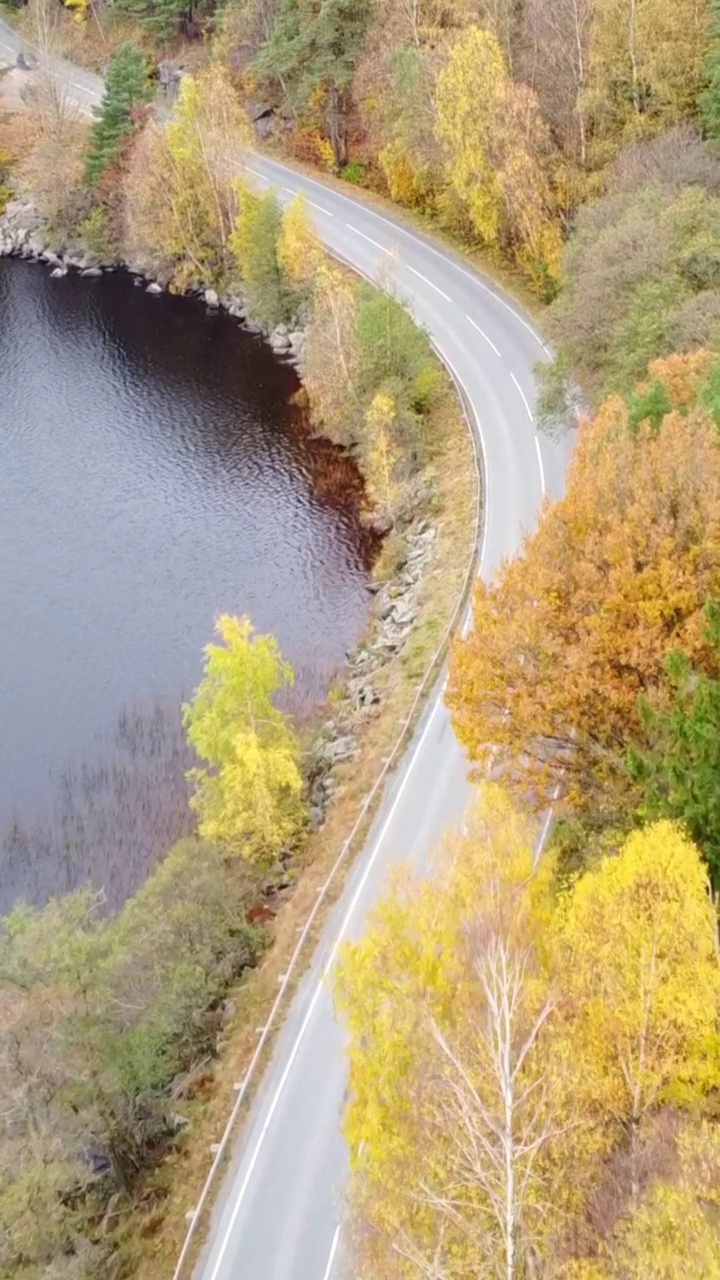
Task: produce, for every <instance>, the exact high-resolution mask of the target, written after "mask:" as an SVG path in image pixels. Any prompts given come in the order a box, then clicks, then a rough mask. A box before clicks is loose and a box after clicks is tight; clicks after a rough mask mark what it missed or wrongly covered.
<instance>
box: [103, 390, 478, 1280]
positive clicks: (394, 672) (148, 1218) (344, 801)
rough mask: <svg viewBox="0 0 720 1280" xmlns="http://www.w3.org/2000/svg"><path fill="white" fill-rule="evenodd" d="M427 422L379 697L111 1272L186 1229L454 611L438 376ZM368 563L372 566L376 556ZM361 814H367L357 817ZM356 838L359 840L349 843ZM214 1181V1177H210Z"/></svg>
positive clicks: (129, 1270)
mask: <svg viewBox="0 0 720 1280" xmlns="http://www.w3.org/2000/svg"><path fill="white" fill-rule="evenodd" d="M431 427H432V436H433V438H434V439H436V440H438V441H439V442H440V443H439V444H438V445H437V446H436V448H435V453H434V456H433V457H432V458H431V460H430V463H429V467H428V473H429V474H428V479H429V480H430V481H431V483H432V487H433V498H432V500H431V504H432V510H431V512H429V513H425V514H430V515H431V518H432V520H433V523H434V524H435V525H436V527H437V530H438V536H437V541H436V549H435V553H434V557H433V559H432V561H431V563H430V565H429V567H428V569H427V571H426V573H425V576H424V579H423V581H422V585H421V595H420V609H419V613H418V617H417V621H416V624H415V627H414V629H413V632H412V634H411V637H410V639H409V641H408V642H407V644H406V646H405V648H404V650H403V651H402V652H401V654H400V655H399V657H398V659H397V660H396V661H395V662H394V663H391V664H389V665H388V666H386V667H384V668H381V669H380V670H378V671H377V672H376V673H375V674H374V677H373V683H374V685H375V687H376V689H377V691H378V692H379V693H380V694H381V703H380V709H379V711H378V713H377V714H376V715H375V716H374V718H372V719H371V720H369V721H367V722H366V724H365V727H364V729H363V731H362V733H361V735H360V746H361V754H360V756H359V758H358V759H357V760H355V761H353V763H352V764H351V765H348V766H346V767H345V770H344V771H343V770H342V768H340V769H339V770H338V772H337V775H336V776H337V777H338V780H339V782H340V786H339V789H338V794H337V798H336V800H335V803H334V804H333V806H332V808H331V809H330V811H329V815H328V820H327V822H326V823H325V825H324V827H323V828H322V829H321V831H319V832H317V833H316V834H315V835H314V836H313V837H312V838H311V839H310V841H309V842H308V845H307V847H306V850H305V853H304V856H303V865H302V867H301V868H299V870H298V874H297V879H296V883H295V888H294V892H293V893H292V896H291V897H290V898H289V899H288V901H287V902H286V903H285V904H284V905H283V906H282V908H281V909H280V911H279V912H278V915H277V917H276V920H275V922H274V924H273V940H272V944H271V946H270V948H269V950H268V952H267V954H266V956H265V958H264V960H263V961H262V963H261V964H260V966H259V967H258V968H257V969H255V970H253V971H252V972H250V973H248V974H247V976H246V977H245V978H244V980H243V981H242V982H241V983H240V984H239V985H238V986H237V988H236V989H235V990H234V991H233V992H231V993H230V994H231V997H232V999H233V1000H234V1002H235V1013H234V1016H233V1019H232V1022H231V1023H230V1024H229V1026H228V1027H227V1030H226V1032H225V1033H224V1045H223V1048H222V1052H221V1054H220V1057H219V1058H218V1060H217V1061H216V1062H215V1063H213V1064H212V1065H211V1066H208V1067H207V1068H205V1069H204V1070H203V1072H202V1073H201V1074H200V1076H199V1077H198V1080H197V1082H196V1084H195V1087H194V1090H193V1096H192V1097H189V1098H184V1099H183V1113H184V1114H185V1115H186V1116H187V1117H188V1119H189V1121H190V1125H189V1128H188V1130H187V1133H186V1135H185V1136H184V1137H183V1139H182V1141H181V1144H180V1146H179V1147H178V1148H177V1149H176V1150H174V1151H173V1152H172V1153H171V1154H170V1155H169V1156H168V1157H167V1158H166V1160H165V1161H164V1162H163V1163H162V1164H161V1165H160V1166H159V1167H158V1168H156V1169H155V1170H154V1171H153V1172H152V1174H150V1175H149V1176H148V1179H147V1181H146V1183H145V1185H144V1188H143V1193H142V1196H141V1197H140V1203H139V1204H138V1203H136V1204H134V1205H133V1207H132V1209H128V1212H127V1214H123V1215H122V1216H121V1217H120V1218H119V1221H118V1223H117V1227H116V1231H115V1234H116V1237H117V1239H118V1241H119V1243H120V1252H121V1258H122V1267H123V1270H122V1272H121V1274H132V1275H135V1276H137V1278H138V1280H162V1277H165V1276H168V1277H169V1276H171V1275H172V1272H173V1268H174V1265H175V1262H176V1260H177V1257H178V1254H179V1252H180V1249H181V1246H182V1242H183V1239H184V1236H185V1232H186V1229H187V1223H186V1220H185V1215H186V1214H187V1212H188V1210H190V1209H192V1207H193V1206H194V1205H195V1204H196V1203H197V1200H198V1198H199V1195H200V1191H201V1189H202V1186H203V1183H204V1181H205V1178H206V1177H207V1173H208V1171H209V1168H210V1164H211V1161H212V1155H211V1151H210V1147H211V1144H212V1143H214V1142H217V1141H218V1140H219V1137H220V1135H221V1133H222V1131H223V1129H224V1127H225V1124H226V1121H227V1118H228V1115H229V1113H230V1110H231V1108H232V1106H233V1102H234V1098H235V1093H234V1084H235V1081H237V1080H239V1079H242V1077H243V1074H244V1072H245V1070H246V1068H247V1065H248V1062H249V1060H250V1058H251V1056H252V1053H253V1050H254V1048H255V1045H256V1043H257V1033H256V1028H257V1027H260V1026H262V1025H263V1024H264V1023H265V1021H266V1020H267V1017H268V1014H269V1010H270V1008H271V1006H272V1003H273V1000H274V998H275V996H276V993H277V990H278V981H279V979H280V977H281V975H282V974H283V973H284V972H285V970H286V969H287V966H288V962H289V959H290V956H291V955H292V952H293V950H294V948H295V945H296V942H297V936H298V932H299V930H300V928H301V927H302V926H303V924H304V923H305V921H306V920H307V918H308V916H309V914H310V911H311V909H312V907H313V905H314V904H315V902H316V899H317V891H318V889H319V887H320V886H321V885H322V884H323V883H324V882H325V880H326V878H327V875H328V872H329V870H330V868H331V867H332V865H333V863H334V862H335V859H336V857H337V854H338V851H339V850H340V848H341V847H342V846H343V844H344V842H345V840H346V838H347V835H348V833H349V831H350V830H351V828H352V826H353V824H354V822H355V819H356V817H357V814H358V811H359V810H360V809H361V807H362V804H363V801H364V799H365V797H366V795H367V794H368V792H369V791H370V789H371V787H372V785H373V783H374V781H375V779H376V778H377V776H378V774H379V773H380V771H381V769H382V766H383V763H384V760H385V759H386V758H387V756H388V755H389V754H390V752H391V750H392V748H393V746H394V744H395V742H396V739H397V737H398V731H399V726H400V725H401V724H402V723H403V722H404V721H405V719H406V718H407V717H408V713H409V712H410V709H411V707H412V703H413V700H414V697H415V694H416V691H417V687H418V684H419V681H420V679H421V678H422V675H423V674H424V672H425V670H426V668H427V665H428V663H429V661H430V660H431V658H432V656H433V654H434V653H435V651H436V649H437V647H438V644H439V643H440V642H441V641H442V638H443V635H444V633H445V631H446V629H447V627H448V624H449V622H450V621H451V619H452V617H453V614H454V612H455V609H456V606H457V602H458V597H459V595H460V593H461V591H462V588H463V582H464V579H465V574H466V569H467V565H468V560H469V556H470V553H471V549H472V543H473V540H474V537H475V514H476V510H477V501H478V495H477V480H476V472H475V463H474V458H473V446H472V442H471V440H470V437H469V432H468V428H467V424H466V422H465V419H464V416H463V413H462V409H461V406H460V403H459V401H458V398H457V395H456V393H455V389H454V387H453V385H452V383H451V382H450V379H449V378H447V380H446V385H445V387H444V390H443V394H442V396H441V397H439V399H438V402H437V404H436V406H435V407H434V410H433V420H432V422H431ZM390 558H391V557H390V555H389V554H388V555H387V556H386V557H385V559H386V561H387V560H389V559H390ZM378 570H379V572H380V573H382V570H383V564H382V561H381V562H380V565H379V566H378ZM430 687H432V682H431V685H430ZM370 820H371V815H368V819H367V822H366V824H365V826H367V825H369V822H370ZM361 847H362V838H361V837H359V838H358V840H357V841H356V842H355V845H354V849H353V852H355V853H356V852H357V851H359V849H360V848H361ZM350 866H351V858H349V859H348V861H347V863H346V865H345V866H344V868H343V871H342V872H341V873H340V874H339V875H338V876H337V879H336V881H335V883H334V885H333V888H332V890H331V892H330V893H329V894H328V896H327V899H326V901H325V905H324V909H323V910H322V911H320V912H319V913H318V918H317V921H316V925H315V929H314V931H313V936H312V937H311V938H310V939H309V940H308V946H307V948H306V950H305V953H304V964H305V966H306V965H307V964H308V963H309V961H310V959H311V958H312V954H313V944H314V942H315V940H316V938H317V936H318V934H319V932H320V930H321V928H322V925H323V923H324V920H325V918H326V916H327V912H328V910H329V909H330V907H331V906H332V904H333V902H335V901H336V900H337V898H338V896H339V894H340V892H341V890H342V887H343V882H344V879H345V876H346V874H347V871H348V870H349V868H350ZM302 969H303V964H301V965H299V966H298V973H297V975H296V981H297V980H298V979H299V978H300V977H301V976H302ZM288 1007H289V1001H288ZM279 1025H280V1022H279V1021H278V1026H279ZM270 1051H271V1048H269V1049H268V1053H269V1052H270ZM261 1076H262V1071H261V1070H258V1072H257V1077H256V1083H258V1082H259V1081H260V1079H261ZM220 1183H221V1177H219V1178H218V1186H219V1185H220ZM188 1274H189V1272H188Z"/></svg>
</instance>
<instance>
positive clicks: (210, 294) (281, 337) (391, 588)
mask: <svg viewBox="0 0 720 1280" xmlns="http://www.w3.org/2000/svg"><path fill="white" fill-rule="evenodd" d="M2 257H18V258H23V259H26V260H31V261H36V262H40V263H43V264H44V265H45V266H47V267H49V268H50V275H51V276H52V277H53V278H54V279H60V278H62V277H64V276H66V275H67V274H68V273H69V272H70V271H75V272H77V273H78V274H79V275H80V276H82V277H84V278H87V279H93V278H98V277H100V276H102V275H104V274H106V273H109V272H113V271H117V270H121V269H122V270H125V271H127V272H128V273H129V274H130V275H132V276H133V277H134V282H135V285H136V287H138V288H144V290H145V292H146V293H148V294H162V293H164V292H165V291H166V290H165V288H164V286H163V284H162V283H161V282H160V281H159V280H157V279H153V278H152V277H150V276H149V275H148V274H147V272H146V271H145V270H143V267H142V265H141V264H139V263H133V262H128V261H120V260H117V259H114V260H105V259H103V258H101V257H100V256H99V255H97V254H94V253H92V252H90V251H88V250H84V249H82V248H79V247H76V246H75V247H73V246H68V245H65V244H63V243H58V241H57V240H54V241H53V237H52V235H51V233H50V232H49V231H48V229H47V227H46V225H45V224H44V221H43V218H42V216H41V215H40V214H39V213H38V211H37V209H35V207H34V206H33V204H32V203H31V202H29V201H23V200H13V201H11V202H10V203H9V204H8V206H7V209H6V210H5V213H4V214H3V216H2V217H0V258H2ZM188 296H194V297H200V298H202V299H203V300H204V302H205V304H206V306H208V307H210V308H211V309H213V310H215V309H220V310H224V311H226V312H227V314H228V315H230V316H232V317H234V318H235V319H237V320H238V321H239V322H240V323H241V324H242V326H243V328H244V329H245V330H246V331H248V332H250V333H254V334H257V335H258V336H259V337H262V338H263V339H264V340H265V341H266V342H267V343H268V344H269V345H270V347H271V348H272V350H273V351H274V352H275V353H276V355H277V356H278V357H279V358H280V359H282V360H284V361H287V362H288V363H291V364H293V365H294V366H295V368H296V369H297V370H298V374H299V377H300V378H301V379H302V365H303V355H304V349H305V328H304V326H303V324H302V323H301V320H300V319H298V320H297V321H296V323H295V324H293V325H284V324H281V325H277V326H276V327H275V328H272V329H271V328H269V327H268V326H267V325H259V324H256V323H254V322H253V319H252V316H251V315H250V313H249V311H248V308H247V304H246V302H245V301H244V299H243V298H242V297H241V296H240V295H238V294H236V293H228V294H219V293H218V292H217V291H216V290H215V289H212V288H199V289H193V290H191V291H189V294H188ZM431 497H432V492H431V490H430V489H429V486H428V485H427V482H426V481H425V480H424V478H423V476H422V475H421V476H420V477H419V478H418V480H417V482H416V484H415V487H414V492H413V497H412V501H411V503H410V507H409V514H408V516H407V517H406V519H405V520H404V521H403V522H402V524H401V525H399V527H396V529H395V533H396V535H397V536H398V538H399V545H398V550H397V554H396V556H395V568H394V572H393V575H392V576H391V577H390V578H389V579H388V580H387V581H385V582H382V583H380V582H377V583H376V582H372V583H370V584H369V590H370V592H371V593H372V595H373V603H372V608H371V614H370V621H369V625H368V630H367V633H366V636H365V638H364V639H363V641H361V643H360V644H359V645H358V646H357V648H356V649H355V650H354V651H352V652H350V653H349V654H348V655H347V667H346V670H345V672H344V675H343V680H342V682H341V684H340V687H339V688H338V689H337V690H336V695H337V696H336V697H335V698H334V702H333V715H332V717H331V718H329V719H328V720H326V721H325V723H324V724H323V725H322V726H321V728H320V730H319V732H318V734H317V736H316V738H315V741H314V743H313V745H312V747H311V749H310V752H309V755H308V762H307V767H306V778H307V787H308V798H309V803H310V823H311V827H312V828H313V829H314V830H317V829H318V828H319V827H320V826H322V824H323V822H324V821H325V817H326V815H327V811H328V808H329V806H330V804H331V802H332V800H333V799H334V797H335V796H336V794H337V793H338V790H339V788H340V786H341V780H340V779H339V778H338V770H339V769H340V768H341V766H343V765H346V764H347V763H348V762H350V761H352V760H353V759H354V758H355V757H356V756H357V755H358V753H359V751H360V743H359V735H360V733H361V731H362V727H363V725H364V724H365V723H366V722H367V721H368V720H369V719H371V718H372V717H373V716H375V715H376V714H377V713H378V710H379V706H380V700H381V699H380V694H379V693H378V691H377V689H376V688H375V686H374V684H373V677H374V676H375V675H376V673H377V672H378V671H379V670H380V669H381V668H382V667H385V666H387V665H388V664H389V663H391V662H393V661H395V660H396V659H397V658H398V656H399V655H400V653H401V652H402V650H403V649H404V647H405V645H406V643H407V641H408V639H409V637H410V634H411V632H412V629H413V624H414V622H415V618H416V616H417V613H418V608H419V590H420V585H421V582H422V578H423V575H424V573H425V571H426V569H427V567H428V564H429V562H430V560H431V559H432V554H433V550H434V546H435V541H436V538H437V529H436V528H435V527H434V526H433V525H431V524H430V523H429V522H428V520H427V519H426V518H425V517H424V512H425V511H426V510H427V508H428V505H429V500H430V498H431ZM375 527H376V529H377V532H379V533H387V532H389V528H387V527H383V528H380V527H378V526H377V525H375Z"/></svg>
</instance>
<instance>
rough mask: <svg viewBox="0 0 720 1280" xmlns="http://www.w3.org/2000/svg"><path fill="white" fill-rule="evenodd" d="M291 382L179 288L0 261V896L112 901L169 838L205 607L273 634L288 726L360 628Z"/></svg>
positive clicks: (358, 544)
mask: <svg viewBox="0 0 720 1280" xmlns="http://www.w3.org/2000/svg"><path fill="white" fill-rule="evenodd" d="M297 389H298V383H297V378H296V375H295V373H294V371H293V370H292V369H291V368H290V367H289V366H287V365H283V364H281V363H280V362H278V361H277V360H276V359H275V357H274V356H273V355H272V353H271V352H270V350H269V348H268V347H267V346H265V345H264V344H263V343H262V342H261V341H260V340H259V339H257V338H255V337H253V336H252V335H250V334H247V333H244V332H243V330H242V329H241V328H240V327H239V326H238V324H237V322H235V321H233V320H231V319H230V318H229V317H227V316H226V315H224V314H221V313H211V312H208V311H207V309H206V307H205V306H204V304H202V303H201V302H200V301H196V300H191V299H180V298H171V297H168V296H158V297H155V296H148V295H146V294H145V292H144V290H143V289H141V288H136V287H133V282H132V279H131V278H130V277H128V276H126V275H124V274H117V275H108V276H104V277H103V278H102V279H99V280H84V279H80V278H79V277H77V276H72V275H69V276H67V277H66V278H65V279H62V280H52V279H50V276H49V273H48V271H47V270H46V269H45V268H43V267H41V266H38V265H36V264H33V263H25V262H20V261H8V260H4V261H3V260H0V610H1V613H0V618H1V622H2V625H1V626H0V833H1V842H0V910H7V909H8V907H9V906H11V905H12V904H13V902H15V901H16V900H17V899H18V898H19V897H25V898H27V899H28V900H29V901H32V902H34V903H42V902H44V901H46V900H47V898H48V897H49V896H50V895H52V894H54V893H63V892H67V891H69V890H71V889H73V888H75V887H77V886H78V885H81V884H84V883H87V882H88V881H91V882H93V883H94V884H95V885H96V886H97V887H98V888H99V889H101V890H103V892H104V893H105V895H106V899H107V904H108V908H109V909H112V908H115V907H117V906H118V905H119V904H120V903H122V901H124V899H125V898H126V897H127V895H128V894H129V893H131V892H132V891H133V890H134V889H135V888H136V887H137V886H138V885H139V884H140V883H141V882H142V880H143V878H144V877H145V876H146V874H147V872H148V869H149V868H150V867H151V866H152V864H153V862H154V861H155V860H156V859H157V857H158V855H159V854H160V853H161V852H162V851H163V850H164V849H166V848H167V847H168V846H169V844H170V843H171V842H172V841H173V840H175V839H176V838H178V836H180V835H182V834H183V833H185V832H186V831H187V830H189V829H190V819H189V815H188V809H187V792H186V786H185V782H184V771H185V769H186V767H187V765H188V763H189V759H188V753H187V748H186V746H185V744H184V740H183V735H182V732H181V730H180V722H179V708H180V705H181V702H182V700H183V699H184V698H186V697H188V696H189V695H190V694H191V692H192V689H193V688H194V686H195V685H196V684H197V681H198V679H199V678H200V675H201V664H202V649H203V646H204V645H205V644H206V643H207V642H208V641H209V640H210V639H211V638H212V630H213V621H214V618H215V617H216V615H217V614H218V613H220V612H230V613H238V614H243V613H247V614H249V615H250V617H251V618H252V620H253V623H254V625H255V627H256V628H257V630H258V631H262V632H272V633H273V634H274V635H275V636H277V638H278V640H279V642H280V645H281V649H282V652H283V654H284V656H285V657H287V658H288V659H289V660H290V661H291V662H292V663H293V665H294V667H295V669H296V675H297V684H296V688H295V690H294V691H293V694H292V707H291V709H292V710H293V711H294V712H295V713H297V714H298V715H299V716H303V715H307V714H309V713H310V711H311V709H312V708H314V707H316V706H317V705H318V703H319V702H320V701H321V700H322V699H323V697H324V696H325V694H326V693H327V690H328V687H329V685H330V682H331V681H332V678H333V675H334V674H335V673H337V671H338V670H339V668H340V667H341V666H342V664H343V661H344V658H345V654H346V652H347V650H349V649H350V648H351V647H352V646H353V644H355V643H356V642H357V640H358V639H359V637H360V635H361V634H362V631H363V629H364V627H365V624H366V620H367V609H368V593H367V582H368V566H369V557H370V554H371V552H370V547H369V545H368V539H367V536H366V535H365V533H364V531H363V529H362V526H361V523H360V520H359V517H358V503H357V491H358V486H359V477H358V475H357V473H356V472H355V470H354V468H352V467H351V466H350V465H349V464H348V463H347V462H346V461H345V460H341V459H339V457H338V455H337V453H336V452H335V451H334V450H333V449H332V448H331V446H329V445H328V444H327V443H326V442H323V441H317V440H313V439H312V438H311V437H310V435H309V433H308V431H307V429H306V428H305V427H304V424H303V422H302V415H301V412H300V410H299V409H298V408H296V407H295V405H294V404H293V396H294V393H295V392H296V391H297Z"/></svg>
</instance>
